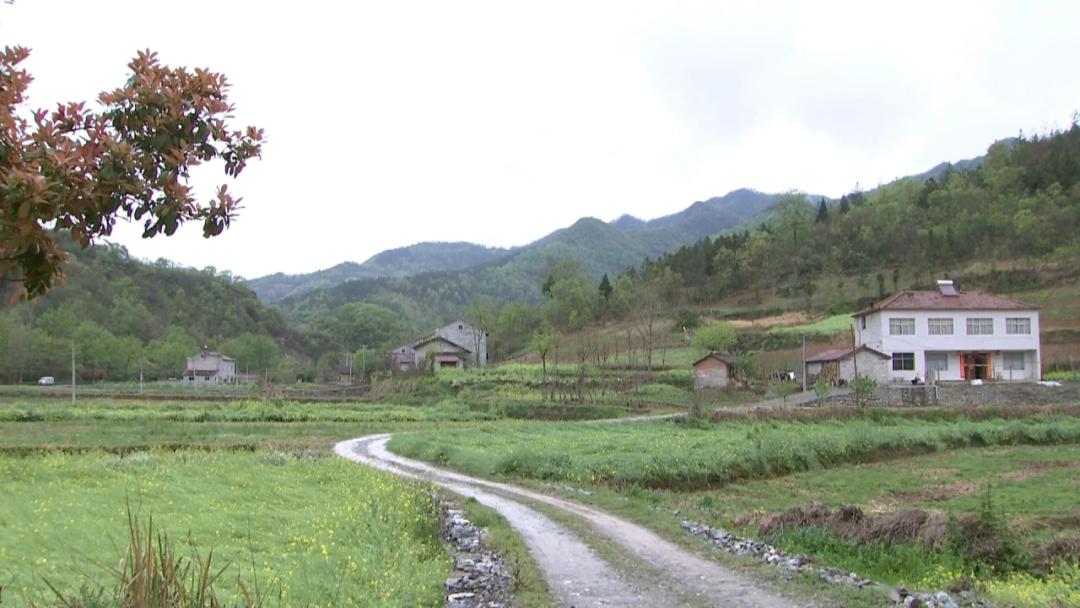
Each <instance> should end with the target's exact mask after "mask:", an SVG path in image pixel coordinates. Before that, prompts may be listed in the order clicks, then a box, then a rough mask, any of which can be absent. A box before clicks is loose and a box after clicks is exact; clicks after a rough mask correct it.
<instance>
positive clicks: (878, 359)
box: [806, 346, 890, 384]
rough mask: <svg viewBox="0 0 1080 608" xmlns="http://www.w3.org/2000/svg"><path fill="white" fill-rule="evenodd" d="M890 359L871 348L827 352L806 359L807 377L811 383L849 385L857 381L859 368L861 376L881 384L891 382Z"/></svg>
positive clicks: (863, 347)
mask: <svg viewBox="0 0 1080 608" xmlns="http://www.w3.org/2000/svg"><path fill="white" fill-rule="evenodd" d="M889 359H890V357H889V355H886V354H885V353H883V352H880V351H877V350H874V349H872V348H870V347H869V346H860V347H858V348H855V349H851V348H838V349H833V350H827V351H824V352H821V353H818V354H816V355H814V356H812V357H808V358H807V359H806V375H807V379H809V380H810V381H811V382H813V381H815V380H817V379H818V378H824V379H826V380H828V381H829V382H832V383H833V384H849V383H851V381H852V380H854V379H855V369H856V367H857V368H858V370H859V375H860V376H868V377H870V378H873V379H874V380H876V381H877V382H878V383H879V384H880V383H883V382H888V381H889V374H888V370H887V366H886V365H885V362H887V361H889ZM856 360H857V361H856Z"/></svg>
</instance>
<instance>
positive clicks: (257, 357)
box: [218, 332, 281, 374]
mask: <svg viewBox="0 0 1080 608" xmlns="http://www.w3.org/2000/svg"><path fill="white" fill-rule="evenodd" d="M218 350H220V351H221V352H222V354H225V355H228V356H230V357H232V358H234V359H236V368H237V369H236V371H238V372H244V373H249V372H250V373H255V374H261V373H264V372H266V370H268V369H273V367H274V366H275V365H277V362H278V359H279V358H280V357H281V353H280V352H279V351H278V346H277V343H275V342H274V339H273V338H271V337H270V336H265V335H262V334H253V333H251V332H245V333H242V334H240V335H239V336H236V337H235V338H229V339H228V340H226V341H224V342H222V343H221V346H219V347H218Z"/></svg>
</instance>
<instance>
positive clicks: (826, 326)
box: [769, 313, 854, 336]
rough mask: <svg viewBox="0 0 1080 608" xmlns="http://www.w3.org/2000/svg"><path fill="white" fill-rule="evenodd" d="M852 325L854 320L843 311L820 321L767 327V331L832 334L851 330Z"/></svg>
mask: <svg viewBox="0 0 1080 608" xmlns="http://www.w3.org/2000/svg"><path fill="white" fill-rule="evenodd" d="M853 325H854V320H853V319H852V318H851V314H850V313H844V314H839V315H833V316H831V317H826V318H824V319H822V320H820V321H816V322H814V323H806V324H803V325H787V326H783V327H773V328H771V329H769V333H775V334H818V335H826V336H827V335H832V334H839V333H843V332H846V331H851V328H852V326H853Z"/></svg>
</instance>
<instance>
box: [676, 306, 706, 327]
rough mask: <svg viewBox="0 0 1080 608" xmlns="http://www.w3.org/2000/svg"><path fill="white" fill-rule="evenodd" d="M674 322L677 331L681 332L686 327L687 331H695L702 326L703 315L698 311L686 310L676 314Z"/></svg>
mask: <svg viewBox="0 0 1080 608" xmlns="http://www.w3.org/2000/svg"><path fill="white" fill-rule="evenodd" d="M674 321H675V325H674V329H676V330H681V329H683V328H684V327H685V328H686V329H694V328H695V327H697V326H699V325H701V313H699V312H698V311H696V310H690V309H688V308H684V309H682V310H680V311H679V312H677V313H675V317H674Z"/></svg>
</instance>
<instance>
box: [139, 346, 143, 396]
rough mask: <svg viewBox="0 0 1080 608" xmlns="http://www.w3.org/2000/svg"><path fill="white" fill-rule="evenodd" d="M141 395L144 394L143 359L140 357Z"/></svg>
mask: <svg viewBox="0 0 1080 608" xmlns="http://www.w3.org/2000/svg"><path fill="white" fill-rule="evenodd" d="M139 394H140V395H141V394H143V358H142V356H141V355H140V356H139Z"/></svg>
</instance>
